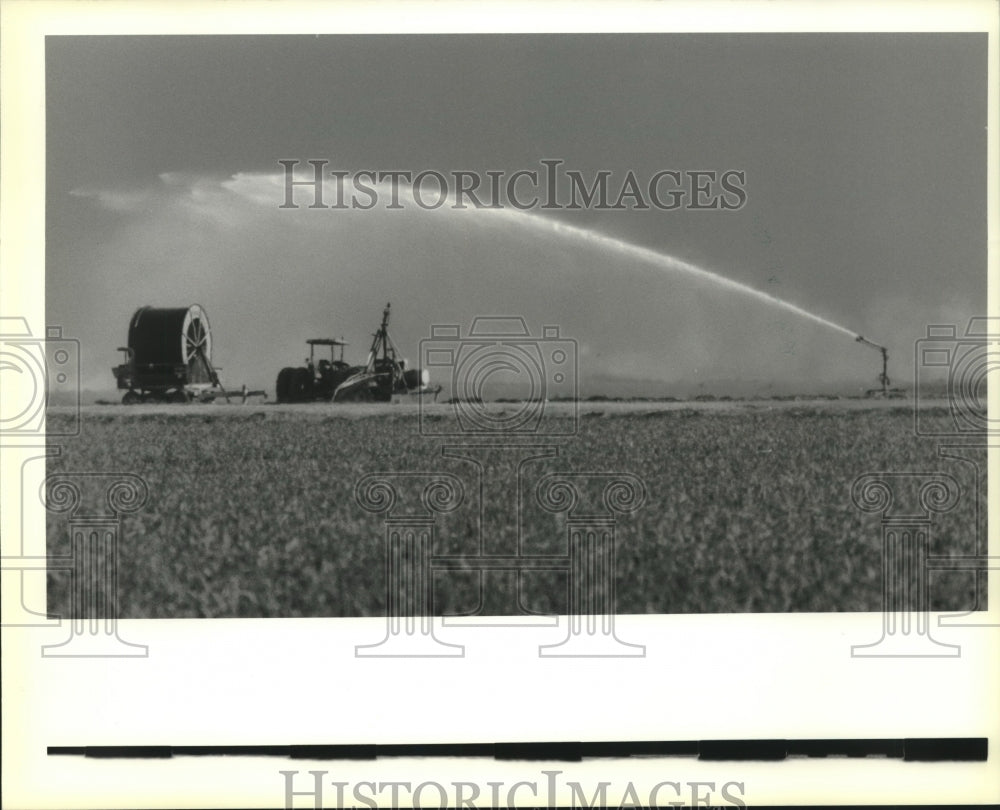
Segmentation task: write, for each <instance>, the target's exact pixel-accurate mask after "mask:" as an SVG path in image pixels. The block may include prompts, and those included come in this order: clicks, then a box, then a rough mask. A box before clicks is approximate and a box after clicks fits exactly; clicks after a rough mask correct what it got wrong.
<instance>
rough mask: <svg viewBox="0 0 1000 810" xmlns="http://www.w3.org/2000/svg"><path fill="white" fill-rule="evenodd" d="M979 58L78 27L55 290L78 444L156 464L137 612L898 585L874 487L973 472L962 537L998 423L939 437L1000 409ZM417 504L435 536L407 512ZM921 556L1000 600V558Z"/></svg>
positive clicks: (831, 607) (704, 40) (931, 44)
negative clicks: (596, 523) (408, 521)
mask: <svg viewBox="0 0 1000 810" xmlns="http://www.w3.org/2000/svg"><path fill="white" fill-rule="evenodd" d="M986 56H987V40H986V35H985V34H976V33H914V34H906V33H816V34H810V33H801V34H767V33H743V34H728V33H726V34H688V33H677V34H666V33H665V34H597V33H589V34H524V35H522V34H516V35H515V34H496V35H341V36H338V35H330V36H266V35H265V36H199V37H190V36H53V37H48V38H47V39H46V46H45V66H46V71H45V82H46V165H47V173H46V223H45V224H46V231H45V236H46V275H45V284H46V299H45V300H46V323H47V324H49V325H53V324H57V325H59V326H60V327H61V328H62V330H63V332H64V334H67V335H69V334H72V335H74V336H75V337H76V338H77V339H78V340H79V346H80V359H79V362H80V377H79V389H78V390H71V391H70V392H69V394H70V397H69V399H70V400H72V401H71V402H69V404H66V403H63V404H62V406H61V407H60V402H59V399H58V392H56V393H54V394H53V396H52V399H51V400H50V404H51V406H52V407H51V408H50V412H49V414H48V423H49V424H50V425H53V426H55V427H57V428H58V427H60V426H63V427H65V428H66V432H68V431H69V429H70V427H71V423H72V422H73V421H74V420H78V422H79V431H78V432H77V433H76V435H73V436H72V437H71V438H65V439H64V438H63V437H62V436H60V437H59V439H58V441H59V442H60V444H61V446H62V447H63V451H62V453H61V454H60V455H59V456H58V458H51V459H49V461H48V469H49V470H50V473H61V472H63V471H69V470H76V469H86V470H94V471H100V472H104V471H107V472H112V471H119V470H122V471H128V472H129V473H132V474H134V475H136V476H138V477H139V478H141V479H142V482H143V485H144V486H145V487H146V488H147V489H148V493H147V496H148V497H147V499H146V502H145V505H144V507H143V508H142V509H141V510H137V511H136V512H135V514H131V515H129V516H128V518H127V519H125V525H127V532H128V534H127V537H125V538H124V539H123V541H122V542H121V543H120V544H119V547H118V550H117V559H118V563H119V564H118V582H117V605H118V612H119V616H121V617H122V618H280V617H352V616H359V617H360V616H383V615H386V611H387V610H408V611H411V612H413V611H416V613H418V614H421V615H422V614H424V613H430V614H433V615H445V616H464V617H470V616H490V615H501V616H507V615H514V616H518V615H527V616H544V615H550V614H566V613H579V612H584V613H593V612H597V613H604V612H612V613H613V612H619V613H625V614H635V613H639V614H676V613H738V612H750V613H765V612H790V611H802V612H817V611H877V610H879V609H880V608H881V606H882V599H883V564H882V563H883V548H882V537H881V529H880V525H881V523H880V522H881V519H882V517H883V514H882V512H879V511H876V510H872V509H870V508H866V504H865V503H861V505H860V506H859V498H862V499H864V498H866V497H869V496H871V495H872V493H871V492H868V491H864V492H862V491H861V490H864V488H865V485H864V483H863V482H861V483H859V485H858V486H859V487H860V489H857V488H855V484H856V482H859V481H860V479H862V477H863V476H865V475H871V474H878V473H883V472H892V471H900V472H912V471H919V472H921V473H926V474H927V475H928V476H930V477H927V478H926V480H925V479H919V480H918V479H916V478H914V479H912V480H909V481H906V482H900V483H899V484H898V486H897V489H898V490H899V491H897V492H896V493H894V497H895V498H896V499H897V505H904V502H905V501H906V500H907V499H909V500H911V501H912V504H910V505H911V506H913V507H914V508H916V509H918V510H919V508H920V506H921V503H922V500H921V499H922V498H924V491H923V488H924V487H925V486H931V487H944V488H945V490H948V488H949V487H951V488H961V489H962V492H963V493H964V494H963V495H962V497H959V496H958V494H957V493H950V496H952V497H954V498H955V499H956V503H954V504H950V505H949V508H948V509H947V510H945V509H938V510H937V512H940V513H941V514H934V526H933V531H932V532H931V536H930V537H929V539H928V540H927V541H926V542H924V543H923V544H922V546H921V548H920V549H919V550H913V551H912V553H913V554H917V553H919V554H920V555H922V556H928V555H931V556H933V557H940V558H945V557H953V556H969V555H974V554H975V553H977V551H979V550H980V549H978V548H977V543H979V542H985V494H986V469H985V452H980V453H979V454H978V455H977V454H976V453H975V452H974V451H971V450H967V451H966V456H965V457H962V458H960V459H957V460H956V459H954V458H951V457H945V456H942V455H940V454H939V453H938V444H939V441H938V440H937V438H936V437H937V435H938V434H954V435H956V436H958V437H959V438H961V439H971V440H977V439H978V440H979V441H980V444H981V443H982V437H983V436H984V435H985V429H984V427H983V426H984V425H985V418H986V414H985V407H986V401H985V394H984V390H985V389H981V388H977V386H978V385H979V384H980V383H981V382H982V380H983V379H985V377H984V376H983V375H984V372H982V370H981V369H980V368H979V366H978V365H977V364H976V362H975V357H976V356H979V355H981V354H982V348H983V339H984V337H985V335H988V334H990V332H989V331H988V330H989V329H990V326H991V324H990V323H989V322H988V321H987V320H986V319H985V318H984V317H982V316H984V315H985V311H983V309H982V302H983V300H984V298H985V295H986V249H987V232H986V221H985V219H984V217H983V211H984V204H985V195H986V178H987V172H986V121H987V114H986V101H987V91H986V76H987V74H986V69H985V65H986ZM977 317H978V320H975V319H976V318H977ZM977 324H982V325H983V328H984V329H985V330H986V331H985V332H983V331H982V330H981V331H980V332H978V333H976V332H975V331H973V332H972V333H970V331H969V330H970V329H972V330H975V328H976V326H977ZM949 326H950V328H951V332H950V335H948V334H943V333H942V332H941V330H942V328H944V327H949ZM929 330H930V331H929ZM993 334H996V332H995V331H994V333H993ZM932 348H933V350H934V352H936V354H934V355H933V356H932V354H931V353H930V352H931V349H932ZM915 351H916V352H917V354H916V355H915ZM921 352H922V353H921ZM949 353H950V357H947V358H946V359H945V361H944V362H941V361H940V358H939V357H938V355H942V354H944V355H948V354H949ZM925 357H926V358H927V359H925ZM970 358H971V359H970ZM915 360H916V362H915ZM962 375H965V377H963V376H962ZM966 378H968V379H966ZM959 385H964V386H965V388H963V394H967V395H968V396H967V398H966V399H965V400H963V401H962V403H961V406H962V409H961V411H960V412H958V413H956V412H955V410H954V408H953V407H952V406H951V404H950V400H949V395H950V393H951V391H952V389H953V388H955V387H956V386H959ZM965 389H968V390H967V391H966V390H965ZM915 413H916V414H917V421H916V422H915V420H914V414H915ZM915 424H916V428H917V429H916V430H915ZM379 476H382V477H381V478H380V477H379ZM615 476H618V478H617V479H616V478H615ZM434 481H437V482H438V485H439V486H440V487H442V488H443V489H442V490H441V492H440V493H439V494H440V495H441V497H442V498H443V499H444V501H443V502H442V503H441V504H439V506H440V507H441V508H434V506H435V505H434V504H428V503H426V502H425V501H426V499H424V500H421V499H422V498H423V494H424V488H425V487H426V486H428V485H430V484H432V483H433V482H434ZM616 482H617V483H616ZM52 483H53V484H55V483H65V482H64V481H63V480H62V479H55V480H54V481H53V482H52ZM91 483H94V482H91ZM103 483H104V481H103V479H101V480H100V481H97V482H96V484H97V485H98V486H100V485H103ZM370 487H374V489H373V490H372V491H369V488H370ZM553 487H554V489H553ZM607 487H612V490H610V492H617V491H618V490H617V489H614V487H619V488H624V489H623V492H622V494H623V495H624V497H625V501H626V502H627V503H625V504H620V505H609V504H608V503H607V498H606V495H607V494H608V493H607V492H606V491H605V490H606V488H607ZM567 488H568V489H567ZM855 489H857V491H855ZM445 490H446V491H445ZM550 490H551V491H550ZM96 497H100V494H99V493H98V494H97V495H96ZM380 498H381V499H389V500H393V499H395V501H396V502H395V503H394V505H392V506H390V504H389V503H388V501H383V500H380ZM567 499H569V500H567ZM619 507H620V508H619ZM911 511H912V510H911ZM925 511H926V510H925ZM931 514H933V512H931V511H927V515H931ZM582 517H600V518H603V519H606V520H608V521H611V522H612V524H613V526H614V530H613V532H610V533H608V532H606V531H604V530H600V531H597V533H596V534H594V532H595V529H594V528H593V527H591V526H589V525H587V524H586V522H585V521H584V522H583V523H581V522H580V520H581V519H582ZM980 517H982V520H980ZM405 518H414V519H417V521H418V523H419V522H420V521H421V520H425V519H426V520H429V521H430V523H429V524H428V526H430V527H432V528H430V529H425V530H418V529H415V528H414V529H413V533H412V535H411V534H407V532H405V531H403V532H401V533H398V536H396V539H391V538H389V535H387V534H386V529H385V526H387V525H388V524H387V523H386V521H393V520H400V519H405ZM67 521H68V514H67V512H66V511H65V510H61V511H54V510H50V515H49V527H48V538H49V547H50V549H57V550H59V551H60V552H61V553H69V544H70V542H71V541H70V532H68V531H67ZM612 524H609V525H612ZM411 528H412V527H411ZM578 529H579V531H580V532H582V534H579V538H582V539H581V540H580V542H582V543H584V544H586V543H588V542H589V543H591V544H592V545H591V547H590V551H585V550H584V549H583V546H580V547H579V548H577V545H578V540H577V539H574V538H576V537H577V534H576V533H577V530H578ZM588 532H590V533H591V534H592V535H593V537H591V538H590V539H589V540H588V539H587V536H588ZM605 535H608V536H605ZM387 544H388V545H387ZM910 553H911V551H910V550H908V549H903V550H901V551H900V554H902V555H904V556H905V555H907V554H910ZM394 555H395V556H394ZM388 558H392V560H393V561H392V562H388V563H387V559H388ZM387 564H388V565H390V566H392V569H391V571H390V577H391V578H392V577H397V576H402V573H400V572H402V571H403V570H404V569H405V570H406V571H408V572H410V573H412V574H413V576H415V577H417V580H414V582H415V583H416V584H414V585H413V587H412V588H410V586H409V585H405V588H404V584H405V583H404V584H400V585H399V586H398V587H397V586H393V585H391V584H387V582H386V576H385V568H386V565H387ZM581 566H583V567H581ZM588 566H596V567H595V568H594V569H593V575H594V576H595V577H596V580H595V581H596V582H597V583H599V585H600V592H598V591H594V592H593V593H589V594H584V593H583V592H582V591H579V588H580V585H579V582H580V581H581V580H580V577H581V576H585V574H584V573H583V571H584V569H585V568H587V570H590V569H589V568H588ZM411 569H412V571H411ZM73 576H74V574H73V572H72V571H70V570H61V571H52V572H50V575H49V582H48V607H49V611H50V612H54V613H58V612H61V611H64V610H65V609H66V608H67V605H68V604H69V600H70V599H71V594H72V581H73V580H72V577H73ZM407 576H409V574H407ZM404 580H405V582H409V580H408V579H406V578H405V577H404ZM934 580H935V581H934V582H933V587H931V589H930V594H929V599H930V605H931V606H932V607H933V608H934V609H939V610H953V611H954V610H964V611H970V610H974V609H985V607H986V601H985V588H984V587H983V586H984V585H985V580H983V581H982V582H980V583H979V585H980V591H982V592H977V579H976V572H975V571H939V572H935V573H934ZM402 582H403V581H402V580H401V583H402ZM407 588H409V590H406V589H407ZM401 589H403V590H401ZM404 590H405V593H404ZM394 594H395V596H394ZM397 596H398V599H399V600H401V601H398V602H397V601H395V599H396V597H397ZM591 598H592V599H594V600H597V601H595V602H594V604H593V605H591V607H589V608H586V609H584V608H585V607H586V605H585V604H584V603H585V602H586V600H587V599H591ZM408 600H409V601H408ZM414 600H415V601H414ZM598 602H599V603H600V604H599V605H598ZM390 603H392V604H390ZM595 606H597V607H600V608H601V609H600V610H596V609H595Z"/></svg>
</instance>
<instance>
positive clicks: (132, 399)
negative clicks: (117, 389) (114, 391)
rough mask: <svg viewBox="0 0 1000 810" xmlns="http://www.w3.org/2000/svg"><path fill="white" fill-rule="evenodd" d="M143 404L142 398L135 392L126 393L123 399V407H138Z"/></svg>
mask: <svg viewBox="0 0 1000 810" xmlns="http://www.w3.org/2000/svg"><path fill="white" fill-rule="evenodd" d="M140 402H142V397H141V396H140V395H139V394H137V393H136V392H135V391H126V392H125V396H123V397H122V405H138V404H139V403H140Z"/></svg>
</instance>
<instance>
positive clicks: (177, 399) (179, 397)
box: [169, 388, 191, 405]
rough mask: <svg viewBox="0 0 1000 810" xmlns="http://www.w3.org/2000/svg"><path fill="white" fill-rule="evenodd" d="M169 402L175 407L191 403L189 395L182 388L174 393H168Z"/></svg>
mask: <svg viewBox="0 0 1000 810" xmlns="http://www.w3.org/2000/svg"><path fill="white" fill-rule="evenodd" d="M169 401H170V402H173V403H176V404H177V405H187V404H188V403H189V402H190V401H191V395H190V394H188V392H187V391H185V390H184V389H183V388H178V389H177V390H176V391H171V392H170V395H169Z"/></svg>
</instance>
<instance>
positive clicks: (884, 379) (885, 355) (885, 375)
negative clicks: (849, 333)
mask: <svg viewBox="0 0 1000 810" xmlns="http://www.w3.org/2000/svg"><path fill="white" fill-rule="evenodd" d="M855 340H857V342H858V343H863V344H864V345H865V346H871V347H872V348H873V349H878V351H880V352H882V373H881V374H879V375H878V381H879V382H880V383H882V395H883V396H885V395H887V394H888V393H889V350H888V349H886V347H885V346H879V345H878V344H877V343H873V342H872V341H870V340H868V339H866V338H865V337H863V336H862V335H858V336H857V338H855Z"/></svg>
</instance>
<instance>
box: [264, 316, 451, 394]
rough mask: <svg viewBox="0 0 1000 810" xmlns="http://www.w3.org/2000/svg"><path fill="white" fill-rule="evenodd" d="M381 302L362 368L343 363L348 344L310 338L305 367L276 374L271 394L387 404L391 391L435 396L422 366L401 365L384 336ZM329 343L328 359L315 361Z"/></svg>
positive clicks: (385, 321) (386, 326)
mask: <svg viewBox="0 0 1000 810" xmlns="http://www.w3.org/2000/svg"><path fill="white" fill-rule="evenodd" d="M390 308H391V305H390V304H386V305H385V309H384V310H383V311H382V323H381V324H380V326H379V328H378V331H376V332H375V333H374V334H373V336H372V344H371V349H369V351H368V360H367V362H366V363H365V365H363V366H352V365H349V364H348V363H346V362H344V347H345V346H347V345H348V344H347V343H345V342H344V341H343V340H337V339H334V338H310V339H309V340H307V341H306V343H307V344H308V346H309V357H308V359H307V360H306V365H305V366H299V367H285V368H283V369H281V371H280V372H278V379H277V383H276V385H275V392H276V396H277V400H278V402H316V401H323V402H389V401H390V400H391V399H392V397H393V396H394V395H396V394H428V393H430V394H434V396H435V397H436V396H437V394H438V393H439V392H440V390H441V389H440V387H438V388H436V389H435V388H431V385H430V376H429V375H428V373H427V370H426V369H409V368H406V361H405V360H403V359H402V358H401V357H400V355H399V352H398V351H397V349H396V344H395V343H393V341H392V338H391V337H390V336H389V312H390ZM317 346H329V347H330V358H329V359H327V358H325V357H323V358H321V359H319V360H318V361H317V360H316V347H317Z"/></svg>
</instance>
